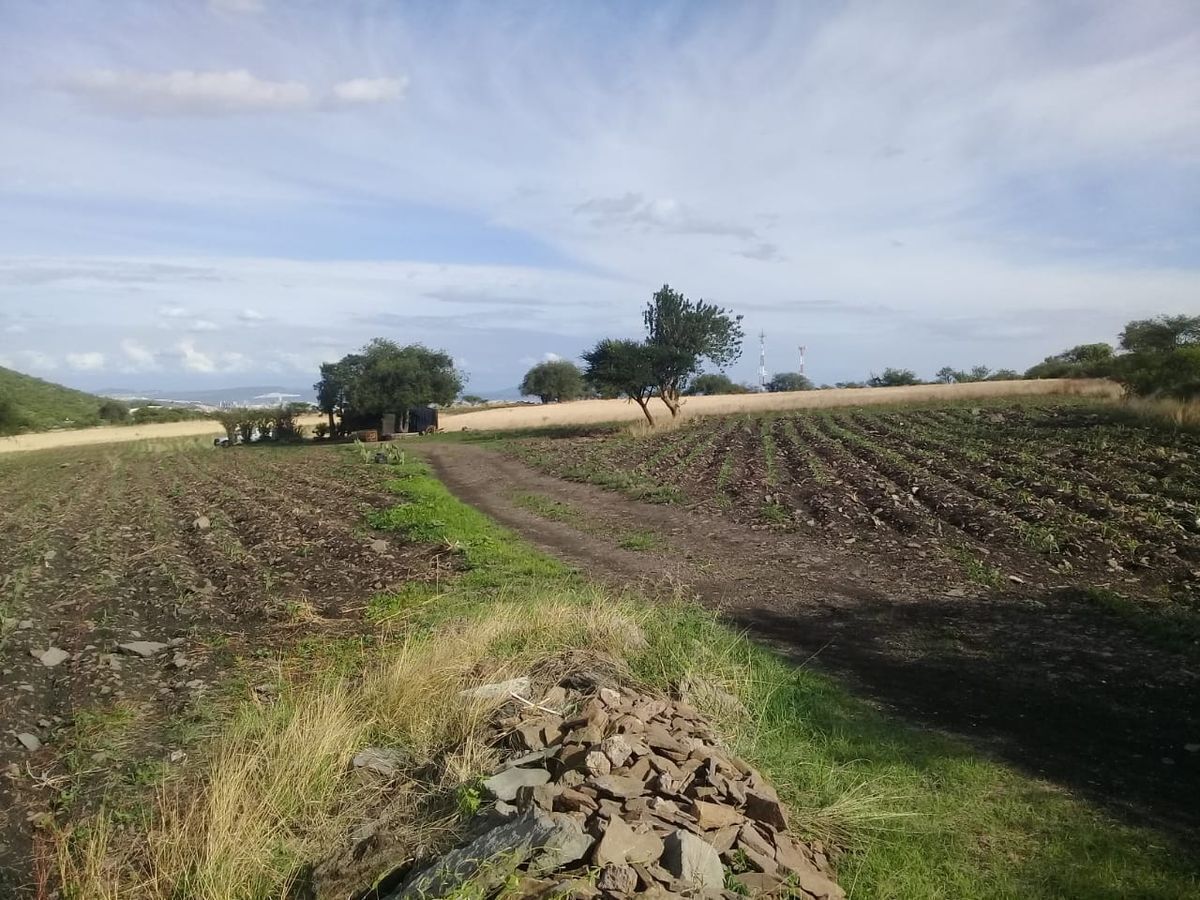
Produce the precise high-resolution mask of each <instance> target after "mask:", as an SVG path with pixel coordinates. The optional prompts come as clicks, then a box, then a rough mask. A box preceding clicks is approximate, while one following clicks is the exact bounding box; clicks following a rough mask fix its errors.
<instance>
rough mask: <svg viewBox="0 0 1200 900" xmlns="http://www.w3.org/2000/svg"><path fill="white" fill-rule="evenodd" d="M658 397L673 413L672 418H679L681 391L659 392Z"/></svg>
mask: <svg viewBox="0 0 1200 900" xmlns="http://www.w3.org/2000/svg"><path fill="white" fill-rule="evenodd" d="M658 396H659V397H660V398H661V399H662V402H663V403H665V404H666V405H667V409H669V410H670V411H671V418H672V419H674V418H677V417H678V416H679V391H678V390H677V389H674V388H672V389H669V390H661V391H659V392H658Z"/></svg>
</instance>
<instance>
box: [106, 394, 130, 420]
mask: <svg viewBox="0 0 1200 900" xmlns="http://www.w3.org/2000/svg"><path fill="white" fill-rule="evenodd" d="M99 415H100V419H101V421H103V422H107V423H109V424H110V425H117V424H119V423H121V422H125V421H128V419H129V407H128V406H127V405H126V404H124V403H122V402H121V401H120V400H105V401H104V402H103V403H101V404H100V410H99Z"/></svg>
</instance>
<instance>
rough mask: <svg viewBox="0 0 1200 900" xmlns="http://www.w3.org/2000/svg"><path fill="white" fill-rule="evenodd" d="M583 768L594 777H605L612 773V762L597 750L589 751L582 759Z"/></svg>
mask: <svg viewBox="0 0 1200 900" xmlns="http://www.w3.org/2000/svg"><path fill="white" fill-rule="evenodd" d="M583 767H584V768H585V769H587V770H588V772H589V773H591V774H592V775H596V776H603V775H607V774H609V773H610V772H611V771H612V767H613V764H612V760H610V759H609V758H608V757H607V756H606V755H605V754H603V753H601V752H600V751H599V750H589V751H588V752H587V754H586V755H585V756H584V758H583Z"/></svg>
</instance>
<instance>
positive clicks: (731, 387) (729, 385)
mask: <svg viewBox="0 0 1200 900" xmlns="http://www.w3.org/2000/svg"><path fill="white" fill-rule="evenodd" d="M683 392H684V394H686V395H688V396H689V397H713V396H716V395H717V394H746V393H749V391H748V390H747V388H746V386H745V385H741V384H738V383H737V382H736V381H734V380H733V379H732V378H730V377H729V376H728V375H724V374H722V373H720V372H705V373H704V374H703V375H697V376H696V377H695V378H693V379H692V380H691V382H690V383H689V384H688V386H687V387H686V388H685V389H684V391H683Z"/></svg>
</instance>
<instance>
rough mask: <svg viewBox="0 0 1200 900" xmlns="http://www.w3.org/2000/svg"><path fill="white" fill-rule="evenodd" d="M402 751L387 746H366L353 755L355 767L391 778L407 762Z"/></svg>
mask: <svg viewBox="0 0 1200 900" xmlns="http://www.w3.org/2000/svg"><path fill="white" fill-rule="evenodd" d="M407 761H408V760H407V758H406V756H405V754H404V753H402V752H401V751H399V750H393V749H389V748H387V747H367V748H366V749H365V750H360V751H359V752H358V753H357V754H356V755H355V757H354V760H353V765H354V768H356V769H366V770H367V771H368V772H374V773H375V774H376V775H382V776H383V777H384V778H391V777H392V776H393V775H395V774H396V772H398V771H399V770H400V768H401V767H402V766H404V765H405V763H406V762H407Z"/></svg>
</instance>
